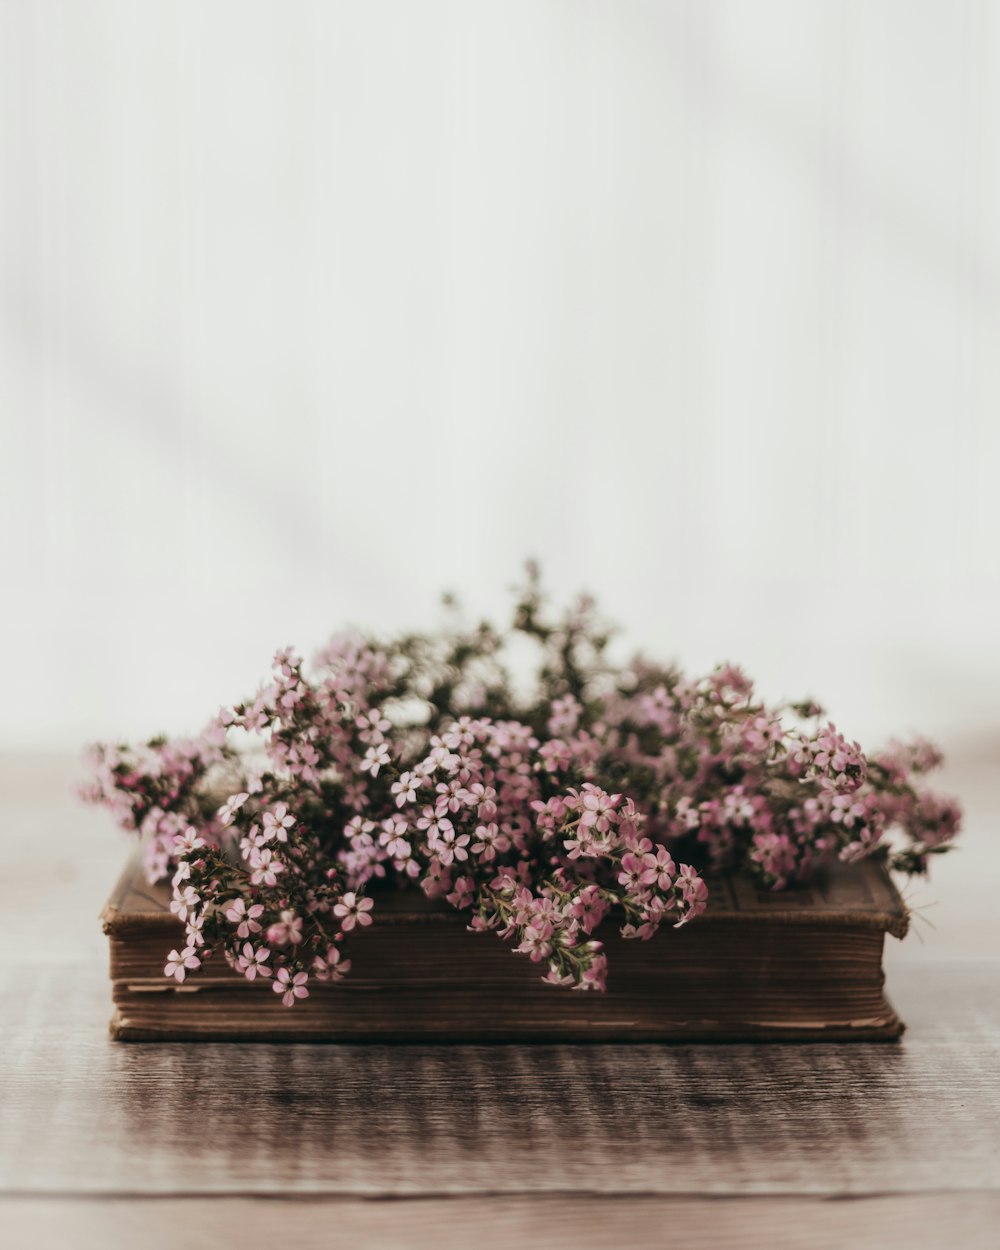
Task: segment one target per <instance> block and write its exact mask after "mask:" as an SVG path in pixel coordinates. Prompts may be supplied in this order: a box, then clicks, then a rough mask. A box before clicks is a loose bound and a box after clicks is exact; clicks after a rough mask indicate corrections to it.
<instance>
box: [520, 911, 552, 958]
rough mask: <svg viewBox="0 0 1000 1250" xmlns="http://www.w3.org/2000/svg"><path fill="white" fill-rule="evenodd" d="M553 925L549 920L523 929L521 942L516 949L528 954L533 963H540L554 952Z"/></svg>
mask: <svg viewBox="0 0 1000 1250" xmlns="http://www.w3.org/2000/svg"><path fill="white" fill-rule="evenodd" d="M552 934H553V928H552V925H551V924H549V923H548V922H547V921H544V920H543V921H540V922H538V923H536V924H530V925H528V927H527V928H526V929H525V930H524V931H523V934H522V937H521V944H520V945H519V946H515V947H514V949H515V950H516V951H518V952H519V953H520V954H522V955H528V956H530V958H531V962H532V963H536V964H537V963H540V962H541V961H542V960H543V959H548V957H549V956H550V955H551V954H552Z"/></svg>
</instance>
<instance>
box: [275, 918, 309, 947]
mask: <svg viewBox="0 0 1000 1250" xmlns="http://www.w3.org/2000/svg"><path fill="white" fill-rule="evenodd" d="M267 940H268V942H270V944H271V945H272V946H288V945H289V944H291V945H293V946H297V945H298V944H299V942H301V941H302V918H301V917H300V916H297V915H296V914H295V912H293V911H283V912H282V913H281V919H280V920H276V921H275V922H274V924H270V925H268V926H267Z"/></svg>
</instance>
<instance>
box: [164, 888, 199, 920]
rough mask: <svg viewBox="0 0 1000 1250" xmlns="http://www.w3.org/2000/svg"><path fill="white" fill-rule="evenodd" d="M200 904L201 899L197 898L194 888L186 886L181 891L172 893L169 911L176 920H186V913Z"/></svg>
mask: <svg viewBox="0 0 1000 1250" xmlns="http://www.w3.org/2000/svg"><path fill="white" fill-rule="evenodd" d="M200 902H201V899H200V898H199V897H198V894H197V892H196V890H195V889H194V887H193V886H190V885H186V886H185V887H184V888H183V889H182V890H175V891H174V897H173V901H172V902H171V904H170V910H171V911H172V912H173V913H174V914H175V915H176V916H177V919H178V920H186V919H187V916H188V912H190V911H191V910H192V909H193V908H195V907H197V906H198V904H199V903H200Z"/></svg>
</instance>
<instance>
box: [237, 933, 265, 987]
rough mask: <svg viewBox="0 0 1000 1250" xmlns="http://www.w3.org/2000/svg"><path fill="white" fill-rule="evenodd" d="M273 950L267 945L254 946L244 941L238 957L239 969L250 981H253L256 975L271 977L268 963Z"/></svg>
mask: <svg viewBox="0 0 1000 1250" xmlns="http://www.w3.org/2000/svg"><path fill="white" fill-rule="evenodd" d="M270 956H271V952H270V950H268V948H267V947H266V946H261V947H258V948H254V947H253V946H252V945H251V944H250V943H249V942H244V943H243V948H242V950H241V951H240V954H239V955H238V956H237V959H236V968H237V971H239V972H242V973H243V975H244V976H245V977H246V979H247V980H248V981H253V980H254V979H255V978H256V977H258V976H261V977H269V976H270V975H271V969H270V968H269V967H268V965H267V962H266V961H267V960H268V959H269V958H270Z"/></svg>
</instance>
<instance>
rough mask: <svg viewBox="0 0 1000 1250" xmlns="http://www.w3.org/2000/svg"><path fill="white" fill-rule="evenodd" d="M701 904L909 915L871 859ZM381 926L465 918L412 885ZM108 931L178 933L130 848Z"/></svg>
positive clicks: (902, 925) (713, 889)
mask: <svg viewBox="0 0 1000 1250" xmlns="http://www.w3.org/2000/svg"><path fill="white" fill-rule="evenodd" d="M708 884H709V906H708V909H707V911H706V912H705V914H704V915H702V916H700V917H699V918H698V919H697V920H696V921H693V922H692V923H693V924H698V925H705V924H713V923H718V924H731V923H739V924H760V923H765V924H798V923H801V922H802V921H803V920H808V923H809V924H819V925H833V926H843V925H858V926H860V927H863V928H871V929H878V930H882V931H883V932H886V933H891V934H892V936H893V937H896V938H902V937H905V935H906V932H907V929H908V928H909V919H910V913H909V909H908V908H907V906H906V904H905V903H904V902H903V899H902V897H901V895H900V893H899V891H898V890H897V888H896V886H895V884H894V883H893V881H892V878H891V877H890V875H889V873H888V871H887V870H886V869H885V867H884V866H883V865H882V864H880V863H876V862H873V861H871V860H867V861H862V862H860V863H856V864H832V865H829V866H826V867H824V868H821V869H820V870H819V871H818V872H817V874H816V877H815V878H814V880H813V881H811V882H810V883H809V884H808V885H806V886H798V887H795V888H792V889H789V890H783V891H765V890H762V889H760V888H759V887H758V886H757V885H756V884H755V883H754V882H753V881H752V880H751V879H750V878H748V877H746V876H744V875H742V874H738V873H735V874H728V875H722V876H717V877H713V878H709V879H708ZM377 906H378V918H379V923H381V924H390V925H393V924H407V925H413V924H460V925H462V926H463V927H464V926H465V924H466V918H465V916H464V915H463V914H462V913H460V912H457V911H455V910H454V909H453V908H450V907H447V906H446V905H445V904H442V903H438V902H435V901H433V900H430V899H427V898H425V897H424V895H423V894H422V893H420V892H419V891H417V890H405V891H385V892H382V893H381V894H380V896H379V897H378V899H377ZM100 919H101V923H102V926H103V929H104V932H105V933H106V934H108V935H114V934H117V933H122V932H125V931H128V930H132V929H136V928H142V929H151V928H152V929H163V930H164V931H165V932H167V931H171V930H173V931H178V932H179V931H180V922H179V921H178V920H177V918H176V917H175V916H174V915H173V913H172V912H171V911H170V888H169V886H168V885H167V884H166V883H165V882H158V883H157V884H155V885H150V884H149V883H148V882H147V881H146V879H145V876H144V874H143V869H142V864H141V858H140V855H139V853H138V852H136V853H135V854H134V855H133V856H132V857H131V858H130V859H129V861H128V863H127V864H126V865H125V867H124V869H123V871H122V873H121V876H120V877H119V879H118V883H117V885H116V886H115V888H114V890H112V892H111V896H110V898H109V899H108V902H107V903H106V904H105V906H104V909H103V910H102V912H101V917H100Z"/></svg>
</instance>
